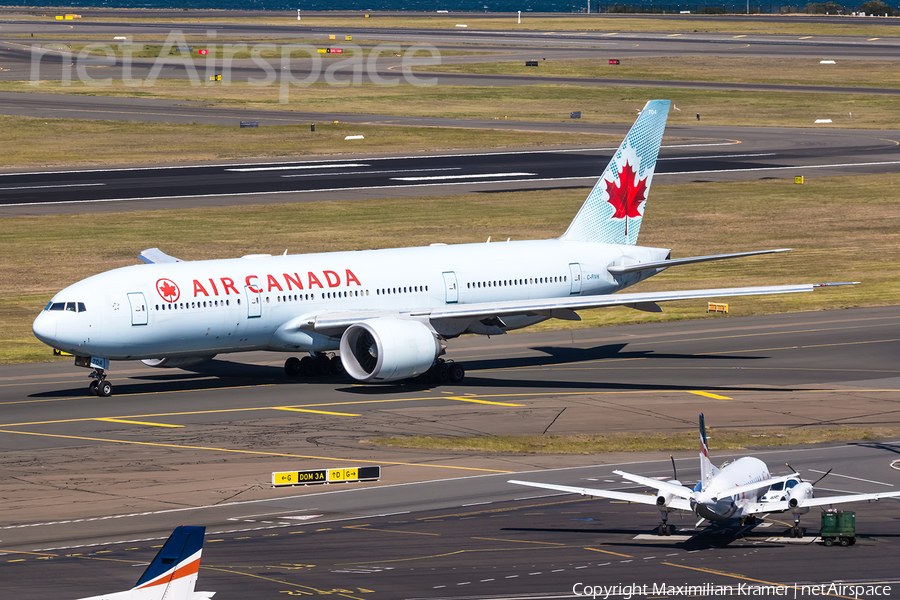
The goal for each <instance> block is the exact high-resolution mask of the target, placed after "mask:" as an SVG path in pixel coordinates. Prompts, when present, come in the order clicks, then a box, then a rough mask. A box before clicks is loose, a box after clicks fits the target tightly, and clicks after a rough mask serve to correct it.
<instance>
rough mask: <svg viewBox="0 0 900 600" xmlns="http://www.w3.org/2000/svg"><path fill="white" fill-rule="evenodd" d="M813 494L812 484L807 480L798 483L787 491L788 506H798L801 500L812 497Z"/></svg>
mask: <svg viewBox="0 0 900 600" xmlns="http://www.w3.org/2000/svg"><path fill="white" fill-rule="evenodd" d="M812 496H813V486H812V484H810V483H807V482H805V481H803V482H801V483H798V484H797V485H795V486H794V487H792V488H791V489H789V490H788V492H787V500H788V506H790V507H791V508H797V507H798V506H799V505H800V503H801V502H803V501H804V500H806V499H807V498H812Z"/></svg>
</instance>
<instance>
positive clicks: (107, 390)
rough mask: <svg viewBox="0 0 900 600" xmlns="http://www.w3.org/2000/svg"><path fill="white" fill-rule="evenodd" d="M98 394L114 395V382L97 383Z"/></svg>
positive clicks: (104, 395) (106, 396) (105, 396)
mask: <svg viewBox="0 0 900 600" xmlns="http://www.w3.org/2000/svg"><path fill="white" fill-rule="evenodd" d="M97 395H98V396H102V397H104V398H108V397H109V396H112V384H111V383H110V382H108V381H101V382H100V383H98V384H97Z"/></svg>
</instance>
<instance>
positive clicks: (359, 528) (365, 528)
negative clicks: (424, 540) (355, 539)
mask: <svg viewBox="0 0 900 600" xmlns="http://www.w3.org/2000/svg"><path fill="white" fill-rule="evenodd" d="M344 529H355V530H357V531H383V532H385V533H406V534H409V535H435V536H438V537H440V535H441V534H440V533H426V532H424V531H401V530H399V529H377V528H375V527H369V526H368V525H347V526H346V527H344Z"/></svg>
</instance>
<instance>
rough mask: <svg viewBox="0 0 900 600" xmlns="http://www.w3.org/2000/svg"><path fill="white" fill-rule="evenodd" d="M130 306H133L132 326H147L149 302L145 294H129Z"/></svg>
mask: <svg viewBox="0 0 900 600" xmlns="http://www.w3.org/2000/svg"><path fill="white" fill-rule="evenodd" d="M128 304H130V305H131V324H132V325H146V324H147V301H146V300H144V293H143V292H131V293H130V294H128Z"/></svg>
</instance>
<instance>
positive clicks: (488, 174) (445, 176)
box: [391, 173, 537, 181]
mask: <svg viewBox="0 0 900 600" xmlns="http://www.w3.org/2000/svg"><path fill="white" fill-rule="evenodd" d="M529 175H537V173H481V174H475V175H434V176H430V177H391V180H392V181H437V180H439V179H482V178H484V177H528V176H529Z"/></svg>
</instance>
